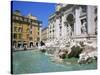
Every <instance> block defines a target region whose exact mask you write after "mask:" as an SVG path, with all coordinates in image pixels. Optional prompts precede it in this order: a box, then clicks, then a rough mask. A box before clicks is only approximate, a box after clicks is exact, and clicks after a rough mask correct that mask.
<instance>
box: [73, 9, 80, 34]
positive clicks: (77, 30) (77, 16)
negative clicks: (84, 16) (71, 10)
mask: <svg viewBox="0 0 100 75" xmlns="http://www.w3.org/2000/svg"><path fill="white" fill-rule="evenodd" d="M74 31H75V35H81V21H80V8H76V10H75V24H74Z"/></svg>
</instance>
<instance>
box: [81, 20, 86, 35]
mask: <svg viewBox="0 0 100 75" xmlns="http://www.w3.org/2000/svg"><path fill="white" fill-rule="evenodd" d="M86 24H87V23H86V21H85V20H83V24H82V26H81V32H82V33H83V34H86V32H87V29H86Z"/></svg>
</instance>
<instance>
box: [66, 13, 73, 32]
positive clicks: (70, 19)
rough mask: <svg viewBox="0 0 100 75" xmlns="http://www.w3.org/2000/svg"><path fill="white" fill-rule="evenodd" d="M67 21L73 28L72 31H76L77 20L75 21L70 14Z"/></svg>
mask: <svg viewBox="0 0 100 75" xmlns="http://www.w3.org/2000/svg"><path fill="white" fill-rule="evenodd" d="M66 20H67V23H68V24H69V25H70V26H71V28H72V31H74V22H75V19H74V16H73V14H68V15H67V17H66Z"/></svg>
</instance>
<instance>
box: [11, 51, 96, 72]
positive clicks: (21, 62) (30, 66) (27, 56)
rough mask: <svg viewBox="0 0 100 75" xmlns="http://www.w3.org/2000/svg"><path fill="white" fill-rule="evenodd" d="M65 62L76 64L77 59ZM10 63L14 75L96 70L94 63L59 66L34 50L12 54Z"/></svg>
mask: <svg viewBox="0 0 100 75" xmlns="http://www.w3.org/2000/svg"><path fill="white" fill-rule="evenodd" d="M65 61H69V62H76V61H77V59H76V58H72V59H65ZM12 62H13V73H14V74H19V73H20V74H22V73H43V72H60V71H75V70H90V69H97V63H96V62H93V63H91V64H82V65H79V64H77V63H72V64H65V63H63V64H60V63H55V62H52V61H51V58H50V57H49V56H47V55H45V54H44V53H41V52H39V51H34V50H31V51H18V52H13V61H12Z"/></svg>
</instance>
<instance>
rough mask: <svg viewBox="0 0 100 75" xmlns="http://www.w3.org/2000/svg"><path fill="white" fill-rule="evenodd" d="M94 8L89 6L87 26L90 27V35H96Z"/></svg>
mask: <svg viewBox="0 0 100 75" xmlns="http://www.w3.org/2000/svg"><path fill="white" fill-rule="evenodd" d="M94 17H95V15H94V6H87V25H88V34H89V35H93V34H95V21H94Z"/></svg>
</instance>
